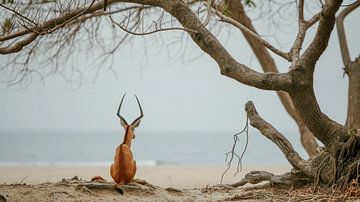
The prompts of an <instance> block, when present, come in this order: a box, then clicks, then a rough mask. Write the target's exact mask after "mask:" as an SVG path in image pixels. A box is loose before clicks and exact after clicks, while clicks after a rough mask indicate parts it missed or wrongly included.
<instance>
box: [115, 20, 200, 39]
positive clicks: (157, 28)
mask: <svg viewBox="0 0 360 202" xmlns="http://www.w3.org/2000/svg"><path fill="white" fill-rule="evenodd" d="M109 18H110V21H111V22H112V23H113V24H115V25H116V26H117V27H119V28H120V29H121V30H123V31H124V32H127V33H129V34H132V35H137V36H144V35H149V34H154V33H156V32H163V31H174V30H180V31H186V32H189V33H194V34H196V33H197V32H196V31H194V30H190V29H186V28H181V27H170V28H159V27H158V26H157V25H156V24H155V30H153V31H150V32H141V33H137V32H133V31H131V30H129V29H127V28H126V27H123V26H122V25H121V24H120V23H118V22H116V21H115V20H114V19H113V18H112V17H111V16H109Z"/></svg>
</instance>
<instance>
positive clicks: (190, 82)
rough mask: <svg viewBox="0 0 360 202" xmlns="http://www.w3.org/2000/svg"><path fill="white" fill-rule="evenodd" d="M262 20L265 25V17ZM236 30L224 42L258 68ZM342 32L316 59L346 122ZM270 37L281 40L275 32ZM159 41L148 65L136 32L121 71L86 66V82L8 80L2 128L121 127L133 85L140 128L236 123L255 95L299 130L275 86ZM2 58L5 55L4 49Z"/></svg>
mask: <svg viewBox="0 0 360 202" xmlns="http://www.w3.org/2000/svg"><path fill="white" fill-rule="evenodd" d="M359 19H360V10H359V9H358V10H357V11H356V12H354V13H352V14H351V16H349V18H347V19H346V26H345V27H346V31H347V34H348V41H349V44H350V50H351V53H352V58H354V56H355V54H359V53H360V40H359V39H358V36H360V26H359ZM259 26H263V25H261V22H258V27H259ZM259 29H260V30H262V29H261V28H259ZM265 31H266V29H265V28H264V29H263V30H262V32H261V33H264V34H266V32H265ZM230 32H231V34H230V35H229V36H227V35H226V34H225V33H227V31H224V32H223V33H224V34H222V35H221V36H220V38H221V41H222V43H223V44H225V46H226V48H227V49H228V50H229V51H230V53H231V54H232V55H233V56H234V57H235V58H236V59H237V60H238V61H240V62H242V63H245V64H250V65H251V66H253V67H256V69H257V70H260V69H259V65H258V64H257V63H256V61H255V59H254V58H253V54H252V52H251V51H250V49H249V48H248V45H247V44H246V42H245V41H244V39H243V37H242V35H241V34H240V32H239V31H238V30H236V29H231V31H230ZM295 32H296V29H293V31H291V32H290V33H280V34H279V37H277V39H278V40H279V41H280V43H281V45H282V47H283V48H284V49H285V50H288V47H289V46H290V45H291V41H292V40H293V39H294V36H295ZM161 36H163V37H164V40H165V41H166V40H169V41H171V40H172V39H174V37H175V36H178V34H176V33H173V32H167V33H163V34H162V35H161ZM336 37H337V34H336V32H335V31H334V32H333V33H332V37H331V42H330V44H329V47H328V49H327V50H326V52H325V53H324V55H323V56H322V57H321V58H320V61H319V62H318V66H317V69H316V73H315V91H316V95H317V98H318V101H319V103H320V106H321V109H322V111H324V112H325V113H326V114H328V115H329V116H330V117H331V118H333V119H335V120H337V121H339V122H341V123H343V122H344V120H345V116H346V105H347V82H348V81H347V78H346V77H345V78H343V70H342V67H343V64H342V61H341V57H340V50H339V44H338V42H337V40H336ZM145 39H146V38H145ZM149 40H150V39H149ZM269 40H270V41H272V42H275V40H273V39H272V38H269ZM274 44H275V45H276V46H278V45H277V44H276V43H274ZM183 45H184V44H182V45H181V44H178V45H175V46H171V48H170V50H169V54H171V55H172V56H174V55H180V54H181V53H182V51H181V49H183V48H181V46H183ZM160 46H161V45H160V43H157V42H156V41H155V40H153V41H152V42H149V43H147V46H146V47H147V49H146V50H147V54H146V55H147V65H146V66H145V67H144V66H142V65H141V64H142V63H143V61H145V60H146V59H144V58H143V56H142V53H141V54H139V52H142V51H143V50H144V39H143V38H134V43H133V44H132V47H129V46H127V47H124V48H122V49H121V50H120V51H118V52H116V53H115V54H116V55H115V58H116V59H115V61H114V66H113V67H114V69H116V71H117V72H118V74H117V79H116V77H115V76H114V74H113V73H112V72H111V71H103V72H101V74H100V76H99V77H98V78H97V80H96V82H95V83H94V84H93V83H92V82H91V81H92V78H93V76H92V74H93V72H92V71H93V70H88V71H89V73H85V75H88V77H87V80H86V82H85V83H84V84H83V85H82V86H81V87H80V88H77V89H71V88H69V87H67V84H66V82H65V81H64V80H63V79H61V78H60V77H56V76H54V77H48V78H46V80H45V84H44V85H42V84H39V83H33V84H31V85H30V86H29V87H27V88H25V89H21V88H19V87H17V86H15V87H7V86H6V85H4V84H2V85H1V86H0V112H1V113H0V120H1V121H0V129H23V130H28V129H38V130H53V129H61V130H115V129H118V128H119V127H120V125H119V121H118V118H117V117H116V116H115V114H116V110H117V107H118V104H119V101H120V98H121V96H122V95H123V93H125V92H127V93H128V96H127V97H126V99H125V102H124V105H123V114H124V116H125V117H126V118H127V119H128V121H131V120H132V119H133V118H134V117H136V116H137V115H138V113H139V112H138V109H137V106H136V101H135V98H134V97H133V95H134V94H136V95H138V97H139V98H140V101H141V103H142V106H143V109H144V113H145V116H144V118H143V121H142V123H141V125H140V128H139V129H140V130H192V131H194V130H226V131H238V130H240V129H241V128H242V127H243V124H244V122H245V112H244V105H245V103H246V102H247V101H248V100H252V101H254V103H255V105H256V107H257V109H258V111H259V113H260V114H261V115H262V116H263V117H264V118H265V119H266V120H268V121H269V122H271V123H272V124H274V125H275V126H276V127H277V128H278V129H279V130H280V131H284V132H285V131H297V128H296V126H295V124H294V122H293V121H292V120H291V119H290V118H289V116H288V115H287V114H286V112H285V111H284V109H283V107H282V105H281V104H280V101H279V99H278V97H277V96H276V94H275V93H274V92H270V91H261V90H258V89H255V88H252V87H248V86H245V85H242V84H240V83H238V82H236V81H234V80H231V79H229V78H227V77H224V76H221V75H220V72H219V68H218V66H217V65H216V63H215V62H214V61H213V60H212V59H211V58H210V57H208V56H207V55H203V56H202V57H200V58H199V59H196V60H194V61H189V60H191V59H193V58H194V57H195V56H198V55H200V54H202V53H201V51H200V50H199V48H197V47H196V46H194V45H193V42H192V41H191V40H188V43H187V47H188V48H187V49H186V51H187V54H186V55H185V56H184V57H183V58H184V60H185V62H183V61H182V60H179V61H177V62H172V60H169V58H168V55H167V50H165V49H163V50H162V51H160V52H159V47H160ZM129 50H131V51H129ZM275 59H276V62H277V64H278V65H279V68H280V69H281V70H282V71H286V70H287V68H288V66H289V65H288V64H287V63H286V62H284V61H283V60H282V59H280V58H278V57H275ZM1 61H4V56H0V62H1ZM80 63H81V62H80ZM84 64H86V62H84ZM84 68H86V67H84Z"/></svg>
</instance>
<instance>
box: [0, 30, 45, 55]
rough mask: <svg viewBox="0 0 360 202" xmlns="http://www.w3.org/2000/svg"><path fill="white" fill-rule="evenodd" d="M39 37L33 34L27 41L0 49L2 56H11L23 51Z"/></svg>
mask: <svg viewBox="0 0 360 202" xmlns="http://www.w3.org/2000/svg"><path fill="white" fill-rule="evenodd" d="M38 36H39V35H38V34H36V33H32V34H31V35H30V36H28V37H26V38H25V39H23V40H21V41H19V42H16V43H15V44H14V45H10V46H8V47H5V48H1V47H0V54H10V53H16V52H19V51H21V50H22V49H23V48H24V47H25V46H27V45H29V44H30V43H31V42H33V41H34V40H35V39H36V38H37V37H38Z"/></svg>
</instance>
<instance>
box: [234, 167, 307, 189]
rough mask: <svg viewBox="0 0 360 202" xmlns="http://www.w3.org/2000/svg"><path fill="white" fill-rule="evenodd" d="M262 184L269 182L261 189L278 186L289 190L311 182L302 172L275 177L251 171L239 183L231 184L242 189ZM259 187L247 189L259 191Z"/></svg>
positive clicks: (267, 173)
mask: <svg viewBox="0 0 360 202" xmlns="http://www.w3.org/2000/svg"><path fill="white" fill-rule="evenodd" d="M261 182H269V183H268V184H264V185H258V186H260V188H264V186H267V187H269V186H276V187H279V188H288V187H300V186H305V185H306V184H309V183H310V182H311V180H310V179H309V178H307V177H306V176H304V175H303V173H302V172H296V171H294V170H293V171H292V172H287V173H284V174H281V175H274V174H272V173H269V172H267V171H251V172H250V173H248V174H246V175H245V178H243V179H242V180H240V181H239V182H236V183H233V184H229V186H232V187H241V186H244V185H245V184H259V183H261ZM258 186H254V187H250V188H246V189H258V188H259V187H258Z"/></svg>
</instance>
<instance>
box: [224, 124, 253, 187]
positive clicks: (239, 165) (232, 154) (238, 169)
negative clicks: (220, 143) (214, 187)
mask: <svg viewBox="0 0 360 202" xmlns="http://www.w3.org/2000/svg"><path fill="white" fill-rule="evenodd" d="M244 133H245V135H246V142H245V147H244V149H243V151H242V152H241V155H240V156H239V155H238V154H237V153H236V151H235V149H236V144H237V142H239V141H240V139H239V136H240V135H241V134H244ZM248 143H249V119H248V117H246V123H245V127H244V129H243V130H242V131H240V132H238V133H236V134H234V143H233V146H232V148H231V151H229V152H227V153H226V154H225V155H226V157H225V162H226V166H227V168H226V170H225V171H224V172H223V173H222V175H221V180H220V184H222V182H223V180H224V176H225V174H226V173H227V171H228V170H229V169H230V167H231V164H232V162H233V160H234V157H237V159H238V163H237V167H236V172H235V174H234V176H235V175H237V174H238V173H239V172H241V171H242V168H243V166H242V159H243V157H244V154H245V151H246V150H247V146H248ZM229 156H230V159H229V160H228V157H229Z"/></svg>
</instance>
